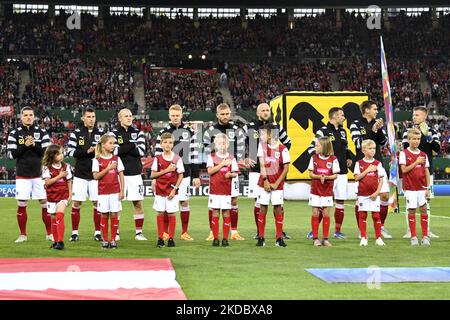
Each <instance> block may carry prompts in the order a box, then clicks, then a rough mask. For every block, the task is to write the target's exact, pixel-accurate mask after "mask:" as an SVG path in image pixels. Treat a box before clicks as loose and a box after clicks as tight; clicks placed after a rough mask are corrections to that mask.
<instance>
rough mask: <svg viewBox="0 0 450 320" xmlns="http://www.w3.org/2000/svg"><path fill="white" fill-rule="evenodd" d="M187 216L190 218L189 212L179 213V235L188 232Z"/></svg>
mask: <svg viewBox="0 0 450 320" xmlns="http://www.w3.org/2000/svg"><path fill="white" fill-rule="evenodd" d="M189 216H190V212H189V210H186V211H181V212H180V218H181V233H182V234H183V233H185V232H187V231H188V226H189Z"/></svg>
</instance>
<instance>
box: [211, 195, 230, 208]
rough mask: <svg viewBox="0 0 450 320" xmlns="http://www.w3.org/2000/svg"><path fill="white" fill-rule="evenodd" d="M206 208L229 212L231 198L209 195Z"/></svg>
mask: <svg viewBox="0 0 450 320" xmlns="http://www.w3.org/2000/svg"><path fill="white" fill-rule="evenodd" d="M208 208H211V209H222V210H230V209H231V196H222V195H216V194H210V195H209V199H208Z"/></svg>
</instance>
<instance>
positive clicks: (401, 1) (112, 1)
mask: <svg viewBox="0 0 450 320" xmlns="http://www.w3.org/2000/svg"><path fill="white" fill-rule="evenodd" d="M1 2H2V3H27V4H62V5H85V6H86V5H90V6H105V5H109V6H129V7H133V6H135V7H172V6H174V7H223V8H227V7H255V8H289V7H295V8H302V7H304V8H314V7H325V8H338V7H352V8H353V7H368V6H370V5H377V6H380V7H432V6H448V4H449V0H428V1H425V0H340V1H339V0H277V1H273V0H221V1H217V0H128V1H127V0H109V1H105V0H94V1H93V0H90V1H89V0H58V1H50V0H47V1H45V0H16V1H10V0H8V1H1Z"/></svg>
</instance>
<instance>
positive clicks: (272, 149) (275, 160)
mask: <svg viewBox="0 0 450 320" xmlns="http://www.w3.org/2000/svg"><path fill="white" fill-rule="evenodd" d="M257 157H258V159H259V158H263V159H264V167H265V169H266V174H267V181H269V183H270V184H272V183H275V182H277V180H278V178H279V177H280V176H281V174H282V173H283V169H284V165H285V164H286V163H290V162H291V158H290V156H289V150H288V148H286V147H285V146H283V145H282V144H278V145H276V146H271V145H268V144H265V145H263V144H260V145H259V147H258V153H257ZM258 185H259V186H260V187H264V180H263V177H262V176H260V177H259V180H258ZM283 187H284V181H281V182H280V184H279V185H278V188H277V190H283Z"/></svg>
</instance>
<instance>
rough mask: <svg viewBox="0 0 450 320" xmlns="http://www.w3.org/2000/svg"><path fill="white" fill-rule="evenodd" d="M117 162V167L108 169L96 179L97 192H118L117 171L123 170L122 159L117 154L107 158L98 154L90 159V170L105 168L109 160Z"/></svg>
mask: <svg viewBox="0 0 450 320" xmlns="http://www.w3.org/2000/svg"><path fill="white" fill-rule="evenodd" d="M113 161H115V162H116V163H117V168H115V169H112V170H109V171H108V173H107V174H106V175H105V176H104V177H103V178H101V179H100V180H98V194H114V193H119V192H120V182H119V172H122V171H123V170H125V168H124V167H123V163H122V160H120V158H119V157H118V156H113V155H111V156H110V157H108V158H105V157H103V156H100V157H98V158H94V159H92V172H101V171H103V170H105V169H106V168H107V167H108V166H109V164H110V163H111V162H113Z"/></svg>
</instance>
